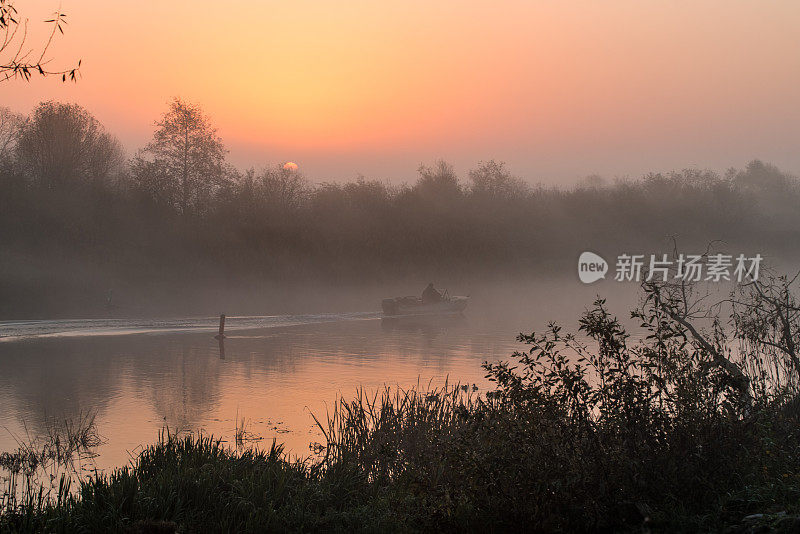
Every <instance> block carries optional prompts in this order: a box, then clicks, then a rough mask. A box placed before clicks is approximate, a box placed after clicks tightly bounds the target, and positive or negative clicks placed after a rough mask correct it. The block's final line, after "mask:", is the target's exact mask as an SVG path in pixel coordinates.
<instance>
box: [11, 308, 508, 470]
mask: <svg viewBox="0 0 800 534" xmlns="http://www.w3.org/2000/svg"><path fill="white" fill-rule="evenodd" d="M515 333H516V332H514V331H513V330H509V331H503V330H502V329H497V328H496V327H491V328H490V327H488V326H484V325H482V323H481V322H480V321H475V320H470V319H469V318H464V317H441V318H433V319H431V318H427V319H426V318H421V317H409V318H396V319H391V320H380V319H372V318H368V319H351V318H348V320H341V321H332V322H327V323H319V324H307V325H296V326H281V327H275V328H264V329H255V330H240V331H234V332H231V333H230V335H229V336H228V337H227V338H226V339H225V340H224V341H223V340H216V339H214V338H213V334H211V333H209V332H205V331H204V332H182V333H168V334H155V333H148V334H139V335H127V336H107V337H96V336H95V337H64V338H58V339H52V338H39V339H27V340H21V341H16V342H5V343H2V345H0V405H1V406H2V407H3V408H2V410H1V411H0V426H3V427H5V428H6V429H7V431H4V430H2V429H0V450H7V449H10V448H14V447H15V444H14V441H13V438H12V437H11V434H15V435H21V434H24V433H25V431H26V430H25V429H26V428H27V429H28V430H27V431H28V432H30V433H35V432H41V431H44V429H45V428H44V421H45V420H46V416H55V417H75V416H77V415H78V414H80V413H81V412H86V411H92V412H94V413H96V414H97V426H98V429H99V431H100V433H101V434H102V435H103V436H104V437H105V438H106V440H107V441H106V443H105V444H104V445H102V446H101V447H100V448H99V449H98V451H97V452H98V453H99V454H100V456H99V458H98V460H97V462H98V466H99V467H100V468H107V467H111V466H115V465H120V464H124V463H125V462H127V461H128V459H129V457H130V456H129V454H131V453H133V452H135V450H136V449H137V447H139V446H140V445H142V444H145V443H149V442H151V441H153V440H154V439H155V437H156V435H157V432H158V430H159V429H160V428H161V427H162V426H163V425H168V426H169V427H170V428H171V429H179V430H204V431H206V432H211V433H214V434H215V435H224V436H231V435H232V433H233V429H234V428H235V425H236V423H235V417H236V414H237V413H238V414H239V417H242V416H244V417H246V418H247V419H248V420H249V422H250V423H251V427H250V429H251V431H253V432H255V433H258V434H259V435H261V436H263V437H264V438H265V439H266V440H269V441H271V438H273V437H275V438H277V439H278V440H279V441H282V442H285V443H286V445H287V448H288V449H290V450H291V451H293V452H294V453H296V454H300V455H304V454H307V452H308V444H309V443H310V442H312V441H316V440H318V439H320V437H319V435H318V434H317V433H316V430H315V429H314V425H313V420H312V419H311V417H310V415H309V411H313V412H314V413H316V414H321V415H323V416H324V414H325V409H326V406H327V405H330V403H331V402H333V401H334V400H335V398H336V397H337V396H338V395H340V394H343V395H345V396H350V395H351V394H352V393H353V392H354V391H355V389H356V388H357V387H359V386H364V387H367V388H376V387H381V386H382V385H383V384H390V385H394V384H399V385H402V386H404V387H408V386H411V385H414V384H417V382H418V381H421V382H423V383H425V384H427V383H428V381H429V380H431V379H432V380H433V381H434V382H443V381H444V380H445V379H447V378H449V380H450V381H451V382H454V381H461V382H462V383H470V384H471V383H477V384H478V385H479V386H481V387H486V386H488V384H487V383H486V380H485V379H484V377H483V371H482V369H481V367H480V364H481V362H482V361H483V360H486V359H488V360H496V359H499V358H505V357H507V356H508V354H510V352H512V351H513V349H514V348H515V346H516V345H515V342H514V334H515Z"/></svg>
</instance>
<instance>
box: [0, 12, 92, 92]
mask: <svg viewBox="0 0 800 534" xmlns="http://www.w3.org/2000/svg"><path fill="white" fill-rule="evenodd" d="M45 23H47V24H51V25H52V29H51V31H50V33H49V35H48V38H47V40H46V41H45V42H44V43H42V45H41V46H39V47H38V50H34V49H33V48H29V47H28V46H27V45H28V43H27V41H28V19H27V18H24V17H21V16H20V15H19V13H18V12H17V9H16V7H14V3H12V2H11V1H9V0H0V34H2V38H1V39H2V40H0V82H4V81H7V80H10V79H12V78H22V79H24V80H30V79H31V77H32V76H33V75H37V74H38V75H40V76H51V75H55V76H61V80H62V81H66V80H68V79H69V80H72V81H75V80H76V79H77V76H78V74H79V69H80V66H81V62H80V60H79V61H78V64H77V66H75V67H73V68H70V69H63V70H62V69H55V70H53V69H50V68H49V67H48V65H49V63H50V59H49V58H48V57H47V53H48V51H49V50H50V46H51V45H52V44H53V40H54V39H55V37H56V34H57V33H59V34H63V33H64V26H65V25H66V23H67V21H66V14H64V13H62V12H61V11H60V10H59V11H56V12H55V13H53V16H52V18H50V19H48V20H46V21H45Z"/></svg>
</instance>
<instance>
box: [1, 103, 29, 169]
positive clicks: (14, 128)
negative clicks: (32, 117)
mask: <svg viewBox="0 0 800 534" xmlns="http://www.w3.org/2000/svg"><path fill="white" fill-rule="evenodd" d="M23 124H25V117H24V116H23V115H22V114H20V113H16V112H14V111H11V109H9V108H6V107H0V164H3V162H7V161H8V160H9V159H10V158H11V155H12V154H13V153H14V150H15V149H16V145H17V141H18V140H19V134H20V130H22V125H23Z"/></svg>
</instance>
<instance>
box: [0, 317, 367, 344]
mask: <svg viewBox="0 0 800 534" xmlns="http://www.w3.org/2000/svg"><path fill="white" fill-rule="evenodd" d="M380 317H381V314H380V313H379V312H353V313H323V314H311V315H250V316H238V317H237V316H227V317H226V331H231V330H251V329H259V328H278V327H282V326H299V325H304V324H318V323H331V322H339V321H359V320H371V319H379V318H380ZM218 325H219V317H218V316H214V317H188V318H175V319H70V320H44V321H0V343H1V342H11V341H20V340H24V339H35V338H61V337H94V336H124V335H134V334H166V333H180V332H204V331H208V332H211V331H216V330H217V328H218Z"/></svg>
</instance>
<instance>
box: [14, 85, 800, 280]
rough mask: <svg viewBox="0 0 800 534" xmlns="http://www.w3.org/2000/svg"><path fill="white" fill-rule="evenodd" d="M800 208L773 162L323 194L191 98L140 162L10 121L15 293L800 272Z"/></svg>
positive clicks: (80, 131) (429, 178)
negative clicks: (89, 281) (247, 145)
mask: <svg viewBox="0 0 800 534" xmlns="http://www.w3.org/2000/svg"><path fill="white" fill-rule="evenodd" d="M798 200H800V188H799V187H798V181H797V179H796V178H794V177H793V176H791V175H789V174H786V173H784V172H782V171H780V170H779V169H777V168H776V167H774V166H772V165H769V164H766V163H762V162H760V161H752V162H750V163H749V164H748V165H747V166H746V167H745V168H743V169H731V170H729V171H727V172H724V173H716V172H713V171H708V170H698V169H688V170H683V171H676V172H670V173H652V174H647V175H645V176H642V177H639V178H636V179H615V180H606V179H603V178H601V177H599V176H590V177H588V178H586V179H584V180H583V181H581V183H579V184H578V185H575V186H573V187H569V188H565V187H561V188H558V187H548V186H543V185H533V184H532V183H530V182H529V181H525V180H523V179H521V178H519V177H516V176H514V175H513V174H512V173H511V172H510V170H509V169H508V168H507V167H506V166H505V165H504V164H503V163H501V162H496V161H486V162H481V163H479V164H478V165H477V166H476V167H475V168H474V169H473V170H471V171H469V172H468V174H467V175H466V176H464V177H460V176H458V175H457V173H456V172H455V171H454V169H453V167H452V166H451V165H449V164H448V163H446V162H444V161H437V162H434V163H432V164H428V165H421V166H419V168H418V169H417V176H416V177H414V178H413V179H412V180H411V181H410V182H409V183H406V184H401V185H395V184H390V183H387V182H385V181H381V180H377V179H367V178H364V177H359V178H357V179H355V180H352V181H349V182H346V183H334V182H330V183H320V184H312V183H310V182H309V180H307V179H306V178H305V177H304V176H303V174H302V172H298V171H297V170H296V169H291V168H283V166H282V165H280V164H273V165H267V166H264V167H263V168H261V169H253V168H251V169H237V168H235V167H234V166H233V165H231V164H230V163H229V162H228V160H227V150H226V148H225V145H224V143H223V140H222V139H221V138H220V136H219V135H218V133H217V130H216V129H215V128H214V126H213V124H212V122H211V120H210V119H209V117H208V116H207V115H206V114H205V113H204V112H203V110H202V109H201V108H200V107H198V106H196V105H193V104H190V103H187V102H184V101H182V100H180V99H174V100H173V101H172V102H170V104H169V106H168V108H167V110H166V111H165V112H164V114H163V115H162V116H161V117H160V119H159V120H158V121H157V122H156V124H155V130H154V132H153V136H152V139H151V140H150V142H149V143H147V145H145V146H144V147H142V148H141V149H140V150H138V151H137V152H135V153H134V154H133V155H131V156H129V155H126V154H125V151H124V150H123V148H122V146H121V144H120V143H119V141H118V140H117V139H116V137H115V136H114V135H113V134H112V133H111V132H109V131H108V130H107V129H106V128H105V127H104V126H103V125H102V124H101V123H100V122H99V121H98V120H97V119H96V118H95V117H93V116H92V114H91V113H90V112H89V111H87V110H86V109H84V108H82V107H80V106H78V105H74V104H65V103H59V102H43V103H41V104H40V105H38V106H37V107H36V108H35V109H34V110H33V111H32V112H31V113H30V114H29V115H28V116H23V115H21V114H18V113H15V112H13V111H11V110H9V109H2V111H0V228H2V231H0V246H2V249H3V251H4V254H3V256H4V258H3V259H2V260H0V269H2V270H3V278H4V279H5V282H4V288H5V289H6V294H8V290H9V288H13V287H21V286H20V285H19V284H21V283H22V282H20V280H23V279H24V280H27V282H26V283H34V282H33V280H35V279H36V276H37V275H36V274H30V273H31V272H33V273H35V272H37V269H39V270H41V269H44V270H45V271H46V270H47V269H51V270H52V268H53V266H54V265H58V266H66V265H69V264H70V262H73V263H74V262H78V263H79V264H81V265H93V266H96V267H97V268H98V269H101V270H106V271H109V272H113V273H115V274H114V276H118V277H123V278H124V277H128V278H130V277H131V276H142V277H151V278H153V277H155V278H163V279H165V280H166V279H169V278H170V277H179V278H182V279H185V278H186V277H187V276H188V277H191V275H192V273H200V272H203V273H224V274H225V276H228V277H238V276H250V277H258V278H271V279H281V280H287V279H289V280H291V279H295V280H303V279H308V278H311V277H313V278H314V279H323V280H328V281H331V282H338V281H363V280H375V281H381V280H386V279H391V278H397V277H404V276H406V277H407V276H412V275H414V274H416V273H423V274H425V275H430V276H431V277H433V276H441V275H443V274H445V273H446V275H447V276H449V277H457V276H471V275H475V274H482V273H483V274H486V273H488V274H498V273H505V274H509V273H514V274H519V273H528V274H531V275H535V274H540V273H558V272H562V271H563V270H565V269H569V270H570V271H572V270H573V268H574V262H575V260H576V258H577V255H578V254H579V253H580V252H582V251H583V250H587V249H588V250H594V251H597V252H600V253H604V252H605V253H609V254H612V255H613V254H616V253H620V252H628V253H649V252H655V251H656V249H658V248H659V247H662V246H663V245H664V243H665V241H666V240H667V239H668V238H671V237H677V238H678V239H679V240H680V242H681V243H682V245H684V246H687V247H691V246H701V245H702V246H704V245H705V244H707V243H708V242H709V241H713V240H724V241H725V242H726V243H727V246H728V247H729V248H731V249H734V250H733V251H734V252H747V253H755V252H761V253H766V254H768V255H769V254H773V255H778V256H781V257H786V258H793V257H794V255H795V253H796V250H795V249H796V247H795V246H794V245H793V243H797V242H798V237H799V236H798V232H799V231H800V224H798V223H800V215H798V211H797V209H796V206H797V205H798ZM66 268H67V267H64V269H66ZM48 272H49V271H48ZM52 283H54V284H55V283H57V282H52Z"/></svg>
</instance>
